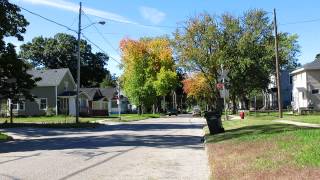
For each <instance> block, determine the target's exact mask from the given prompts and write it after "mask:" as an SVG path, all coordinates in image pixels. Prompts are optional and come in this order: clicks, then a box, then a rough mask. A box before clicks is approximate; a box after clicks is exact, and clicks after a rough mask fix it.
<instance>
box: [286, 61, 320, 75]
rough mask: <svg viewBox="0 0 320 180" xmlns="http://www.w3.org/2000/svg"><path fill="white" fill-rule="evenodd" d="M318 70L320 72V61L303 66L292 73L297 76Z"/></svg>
mask: <svg viewBox="0 0 320 180" xmlns="http://www.w3.org/2000/svg"><path fill="white" fill-rule="evenodd" d="M318 69H319V70H320V61H319V60H314V61H312V62H310V63H307V64H305V65H303V66H302V67H301V68H299V69H296V70H294V71H292V72H291V74H297V73H300V72H303V71H306V70H318Z"/></svg>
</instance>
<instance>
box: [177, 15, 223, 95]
mask: <svg viewBox="0 0 320 180" xmlns="http://www.w3.org/2000/svg"><path fill="white" fill-rule="evenodd" d="M216 22H217V18H216V17H214V16H210V15H209V14H207V13H204V14H201V15H199V16H196V17H194V18H191V19H189V21H187V22H186V24H185V27H184V28H183V30H177V32H176V33H175V42H174V47H175V49H176V53H177V58H178V61H179V64H180V65H181V66H182V67H183V68H185V69H186V70H189V71H192V72H198V73H202V74H203V76H204V77H205V78H206V80H207V83H208V85H209V87H210V89H211V92H212V93H214V94H215V95H214V96H210V97H209V98H210V99H214V98H215V97H217V96H218V91H217V89H216V88H215V84H216V83H217V82H218V71H219V69H220V63H219V60H220V58H219V54H220V53H219V51H220V50H219V46H220V44H219V37H220V32H219V27H218V24H217V23H216Z"/></svg>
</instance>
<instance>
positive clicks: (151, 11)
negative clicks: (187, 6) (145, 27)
mask: <svg viewBox="0 0 320 180" xmlns="http://www.w3.org/2000/svg"><path fill="white" fill-rule="evenodd" d="M140 14H141V15H142V17H143V18H144V19H146V20H149V21H150V22H151V23H153V24H159V23H160V22H162V21H163V20H164V18H165V17H166V14H165V13H164V12H161V11H159V10H158V9H155V8H151V7H146V6H142V7H140Z"/></svg>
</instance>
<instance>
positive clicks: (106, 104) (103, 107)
mask: <svg viewBox="0 0 320 180" xmlns="http://www.w3.org/2000/svg"><path fill="white" fill-rule="evenodd" d="M101 103H102V109H103V110H107V109H108V102H105V101H104V102H101Z"/></svg>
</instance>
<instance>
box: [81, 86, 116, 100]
mask: <svg viewBox="0 0 320 180" xmlns="http://www.w3.org/2000/svg"><path fill="white" fill-rule="evenodd" d="M80 91H81V92H83V93H86V94H87V95H88V97H89V99H91V100H99V99H101V98H107V99H112V98H113V95H114V93H115V92H116V90H115V88H80Z"/></svg>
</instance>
